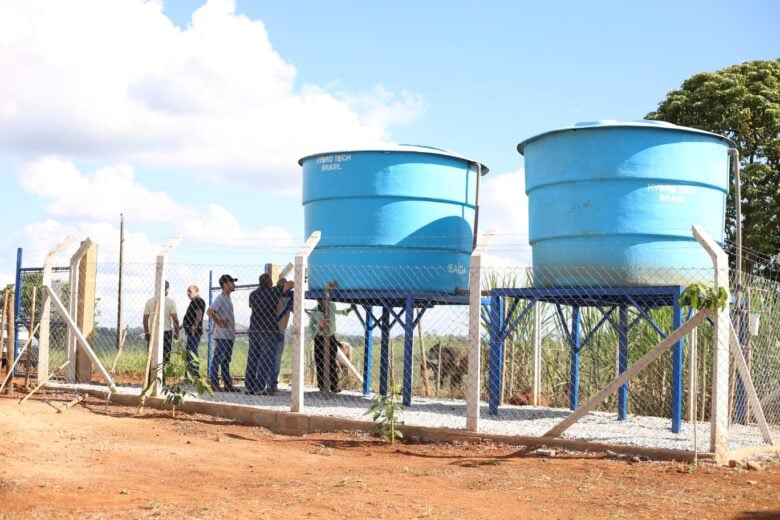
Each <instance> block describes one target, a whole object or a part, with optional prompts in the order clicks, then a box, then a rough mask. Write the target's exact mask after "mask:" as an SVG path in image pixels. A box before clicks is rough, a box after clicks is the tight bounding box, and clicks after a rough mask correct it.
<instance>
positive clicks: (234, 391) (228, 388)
mask: <svg viewBox="0 0 780 520" xmlns="http://www.w3.org/2000/svg"><path fill="white" fill-rule="evenodd" d="M240 391H241V390H239V389H238V388H236V387H235V386H226V387H225V392H231V393H236V392H240Z"/></svg>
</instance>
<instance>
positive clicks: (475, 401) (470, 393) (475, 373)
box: [437, 229, 495, 432]
mask: <svg viewBox="0 0 780 520" xmlns="http://www.w3.org/2000/svg"><path fill="white" fill-rule="evenodd" d="M494 234H495V230H493V229H489V230H487V232H486V233H485V234H484V235H482V240H481V241H480V242H479V243H478V244H477V247H475V248H474V251H473V252H472V253H471V267H470V271H471V272H470V274H469V357H468V366H469V370H468V372H469V378H468V387H467V389H466V392H467V393H466V429H467V430H469V431H472V432H476V431H479V391H480V388H481V386H482V384H481V381H480V370H481V367H480V362H481V355H480V353H481V349H482V341H481V337H482V335H481V326H482V254H483V253H484V252H485V249H487V246H488V245H489V244H490V241H491V240H492V239H493V235H494ZM437 381H438V379H437Z"/></svg>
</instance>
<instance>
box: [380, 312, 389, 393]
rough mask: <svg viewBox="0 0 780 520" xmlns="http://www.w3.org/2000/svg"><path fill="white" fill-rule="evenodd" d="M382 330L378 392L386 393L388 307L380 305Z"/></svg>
mask: <svg viewBox="0 0 780 520" xmlns="http://www.w3.org/2000/svg"><path fill="white" fill-rule="evenodd" d="M379 327H380V329H381V330H382V346H381V348H380V352H379V356H380V360H379V393H380V394H381V395H387V371H388V361H389V355H390V309H388V308H387V307H385V306H383V307H382V321H381V323H380V325H379Z"/></svg>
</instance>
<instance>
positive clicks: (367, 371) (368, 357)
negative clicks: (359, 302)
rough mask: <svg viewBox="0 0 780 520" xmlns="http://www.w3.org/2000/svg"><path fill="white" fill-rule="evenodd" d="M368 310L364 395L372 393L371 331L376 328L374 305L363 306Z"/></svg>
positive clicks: (364, 359) (364, 351)
mask: <svg viewBox="0 0 780 520" xmlns="http://www.w3.org/2000/svg"><path fill="white" fill-rule="evenodd" d="M363 308H364V309H365V310H366V335H365V338H364V339H365V343H364V345H365V349H364V350H363V354H364V357H363V395H371V360H372V359H373V358H372V355H373V352H372V350H373V349H372V348H371V347H372V339H373V334H372V333H371V331H372V330H373V328H374V315H373V314H372V310H373V307H371V306H370V305H366V306H364V307H363Z"/></svg>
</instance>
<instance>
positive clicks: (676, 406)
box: [672, 288, 683, 433]
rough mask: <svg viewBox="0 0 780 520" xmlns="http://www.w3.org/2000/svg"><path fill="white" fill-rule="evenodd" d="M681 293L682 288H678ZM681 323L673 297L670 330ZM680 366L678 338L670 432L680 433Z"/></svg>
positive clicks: (678, 308)
mask: <svg viewBox="0 0 780 520" xmlns="http://www.w3.org/2000/svg"><path fill="white" fill-rule="evenodd" d="M680 293H682V288H680ZM681 325H682V307H681V306H680V302H679V300H678V298H674V306H673V308H672V330H676V329H678V328H680V326H681ZM682 366H683V341H682V340H680V341H678V342H677V343H675V345H674V347H672V432H673V433H680V430H681V427H682Z"/></svg>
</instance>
